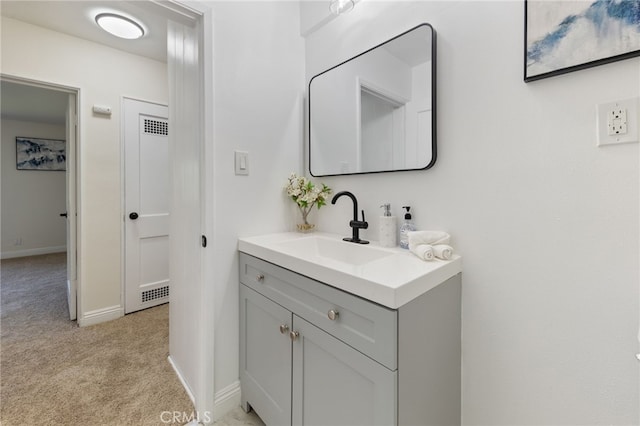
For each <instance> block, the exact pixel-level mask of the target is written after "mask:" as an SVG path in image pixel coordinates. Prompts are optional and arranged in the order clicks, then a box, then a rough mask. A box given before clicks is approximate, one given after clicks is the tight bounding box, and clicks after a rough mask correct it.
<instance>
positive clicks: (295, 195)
mask: <svg viewBox="0 0 640 426" xmlns="http://www.w3.org/2000/svg"><path fill="white" fill-rule="evenodd" d="M284 189H285V191H286V192H287V196H289V197H290V198H291V199H292V200H293V202H294V203H296V205H297V206H298V208H299V209H300V213H302V220H303V221H304V224H303V225H304V226H306V227H307V228H309V229H311V228H313V225H310V224H309V222H307V216H308V215H309V212H310V211H311V209H312V208H313V206H314V205H316V206H318V209H319V208H320V207H322V206H324V205H326V204H327V203H326V200H327V198H328V197H329V195H330V194H331V188H329V187H328V186H327V185H325V184H324V183H323V184H322V187H319V186H316V185H315V184H314V183H313V182H311V181H310V180H309V179H307V178H306V177H304V176H298V175H296V174H295V173H291V175H289V179H288V181H287V185H286V186H285V187H284ZM298 228H299V229H301V230H303V229H302V228H300V225H299V226H298ZM307 230H308V229H307Z"/></svg>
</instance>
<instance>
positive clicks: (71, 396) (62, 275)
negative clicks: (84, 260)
mask: <svg viewBox="0 0 640 426" xmlns="http://www.w3.org/2000/svg"><path fill="white" fill-rule="evenodd" d="M65 262H66V261H65V255H64V254H50V255H42V256H33V257H29V258H19V259H7V260H3V261H2V263H1V271H0V272H1V277H0V278H1V282H0V285H1V293H0V297H1V300H0V302H1V304H0V314H1V316H0V321H1V322H0V328H1V336H0V403H1V411H0V423H1V424H2V425H3V426H12V425H65V426H67V425H68V426H74V425H161V424H166V423H164V422H163V421H162V420H163V419H169V418H170V416H168V415H166V414H165V415H164V417H162V413H163V412H166V411H169V412H174V411H176V412H186V413H191V412H192V411H193V407H192V404H191V401H190V400H189V397H188V396H187V394H186V392H185V391H184V389H183V388H182V385H181V384H180V382H179V380H178V378H177V376H176V375H175V373H174V371H173V369H172V368H171V366H170V365H169V362H168V360H167V356H168V352H169V348H168V346H169V305H163V306H159V307H155V308H152V309H147V310H145V311H140V312H137V313H134V314H130V315H127V316H125V317H123V318H120V319H118V320H115V321H110V322H107V323H103V324H98V325H95V326H90V327H84V328H79V327H77V325H76V323H75V322H72V321H69V319H68V318H69V313H68V311H67V300H66V269H65V268H66V263H65Z"/></svg>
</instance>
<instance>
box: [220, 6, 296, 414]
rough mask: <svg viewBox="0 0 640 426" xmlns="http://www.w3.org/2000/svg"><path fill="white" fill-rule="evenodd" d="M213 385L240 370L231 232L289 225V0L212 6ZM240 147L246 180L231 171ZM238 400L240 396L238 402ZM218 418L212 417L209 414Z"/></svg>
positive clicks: (292, 161) (229, 380)
mask: <svg viewBox="0 0 640 426" xmlns="http://www.w3.org/2000/svg"><path fill="white" fill-rule="evenodd" d="M212 5H213V16H214V25H213V31H214V52H215V56H214V87H215V88H214V102H215V104H214V110H215V114H214V117H213V122H214V144H215V152H214V162H215V166H214V175H215V176H214V180H215V190H214V204H215V206H214V209H215V216H214V227H215V231H214V235H213V238H210V241H212V244H210V246H209V247H210V248H211V250H214V256H213V257H214V258H215V266H214V270H215V282H214V283H211V284H212V285H214V286H215V295H216V297H215V316H216V318H215V325H216V328H215V390H216V392H217V393H218V394H219V393H220V391H221V390H224V389H226V388H228V387H229V386H231V387H233V385H234V384H236V386H237V382H238V374H239V352H238V345H239V334H238V332H239V312H238V309H239V300H238V285H239V284H238V252H237V239H238V237H239V236H249V235H257V234H263V233H269V232H278V231H285V230H292V229H293V228H292V227H293V226H294V224H295V216H294V213H295V207H294V205H293V203H291V202H290V201H289V200H287V198H286V196H285V194H284V189H283V188H284V185H285V182H286V179H287V177H288V176H289V174H290V173H291V172H292V171H295V172H298V173H301V172H302V166H301V164H302V149H303V148H302V139H303V130H302V123H303V114H302V112H303V94H304V41H303V39H302V38H301V37H300V28H299V24H298V23H299V9H298V3H297V2H283V1H275V2H271V1H266V2H265V1H257V2H215V3H212ZM234 150H241V151H248V152H249V167H250V171H249V176H236V175H235V174H234ZM238 402H239V399H238ZM216 415H217V414H216Z"/></svg>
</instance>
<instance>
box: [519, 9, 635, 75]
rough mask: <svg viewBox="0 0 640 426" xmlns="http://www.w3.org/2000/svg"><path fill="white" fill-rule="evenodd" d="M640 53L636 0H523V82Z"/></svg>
mask: <svg viewBox="0 0 640 426" xmlns="http://www.w3.org/2000/svg"><path fill="white" fill-rule="evenodd" d="M636 56H640V0H624V1H620V0H584V1H563V0H525V2H524V81H525V82H531V81H536V80H540V79H543V78H548V77H553V76H557V75H561V74H566V73H569V72H573V71H577V70H582V69H585V68H590V67H595V66H598V65H602V64H607V63H610V62H615V61H620V60H623V59H628V58H632V57H636Z"/></svg>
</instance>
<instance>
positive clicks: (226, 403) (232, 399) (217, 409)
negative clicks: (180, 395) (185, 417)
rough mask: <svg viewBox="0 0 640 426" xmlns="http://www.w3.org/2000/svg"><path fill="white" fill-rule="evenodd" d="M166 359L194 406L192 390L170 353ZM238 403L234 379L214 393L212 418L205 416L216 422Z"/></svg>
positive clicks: (236, 382) (238, 404) (237, 381)
mask: <svg viewBox="0 0 640 426" xmlns="http://www.w3.org/2000/svg"><path fill="white" fill-rule="evenodd" d="M168 359H169V364H171V367H172V368H173V371H175V373H176V376H178V380H180V383H182V387H183V388H184V390H185V392H187V395H189V399H191V403H192V404H193V406H194V407H195V405H196V399H195V397H194V396H193V392H192V391H191V388H190V387H189V385H188V384H187V382H186V381H185V380H184V377H183V376H182V373H181V372H180V369H179V368H178V367H177V366H176V365H175V363H174V362H173V360H172V359H171V355H169V356H168ZM240 403H241V398H240V381H239V380H236V381H235V382H233V383H231V384H230V385H229V386H227V387H226V388H224V389H221V390H219V391H218V392H216V393H215V395H214V401H213V419H211V418H210V417H209V415H207V416H206V417H207V418H208V419H209V420H212V422H216V421H218V420H220V419H221V418H222V417H224V416H225V415H226V414H227V413H228V412H229V411H231V410H233V409H234V408H236V407H239V406H240Z"/></svg>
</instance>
